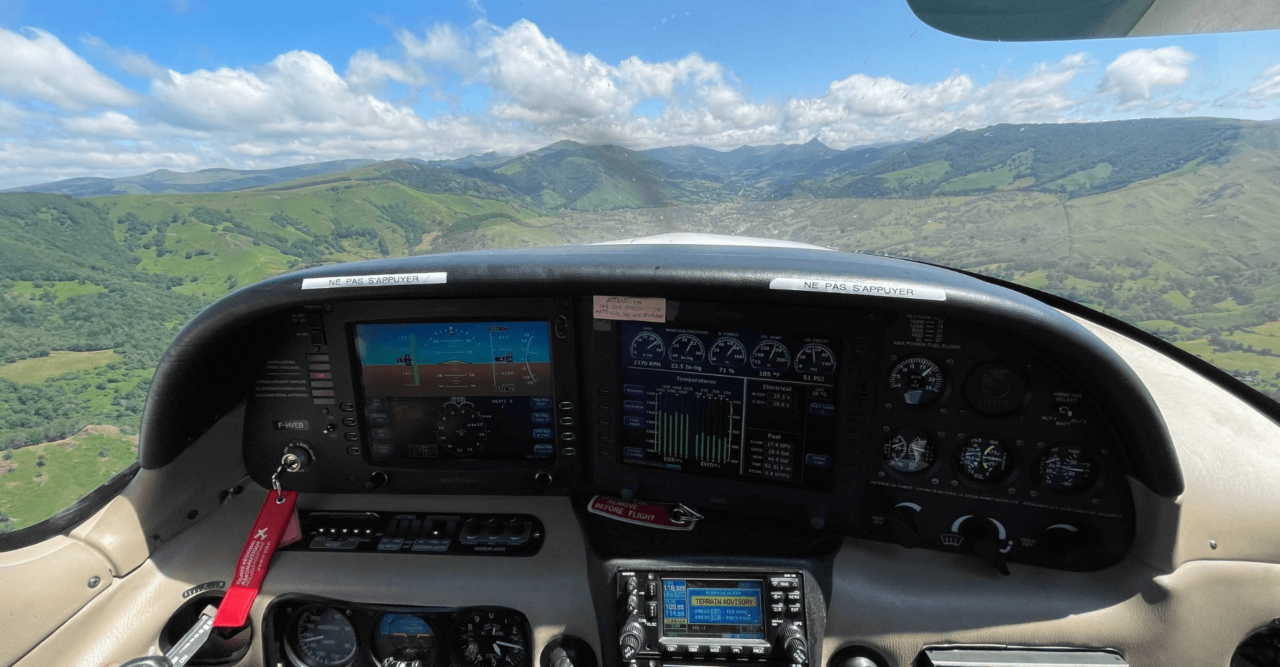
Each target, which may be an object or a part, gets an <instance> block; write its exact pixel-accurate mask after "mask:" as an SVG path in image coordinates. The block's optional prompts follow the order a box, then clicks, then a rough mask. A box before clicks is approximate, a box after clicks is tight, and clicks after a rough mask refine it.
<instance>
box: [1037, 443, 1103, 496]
mask: <svg viewBox="0 0 1280 667" xmlns="http://www.w3.org/2000/svg"><path fill="white" fill-rule="evenodd" d="M1101 468H1102V464H1101V463H1099V462H1098V460H1097V459H1096V458H1095V457H1094V456H1093V454H1091V453H1089V452H1088V451H1086V450H1085V448H1084V447H1082V446H1080V445H1077V444H1074V443H1062V444H1059V445H1054V446H1052V447H1049V448H1048V449H1046V450H1044V452H1043V453H1042V454H1040V459H1039V461H1038V462H1037V463H1036V474H1037V475H1038V477H1037V480H1036V482H1037V484H1038V485H1039V486H1040V488H1041V489H1044V490H1045V491H1052V492H1054V493H1062V494H1066V495H1075V494H1077V493H1084V492H1085V491H1088V490H1089V489H1090V488H1091V487H1092V486H1093V483H1094V482H1095V481H1097V479H1098V473H1099V472H1101Z"/></svg>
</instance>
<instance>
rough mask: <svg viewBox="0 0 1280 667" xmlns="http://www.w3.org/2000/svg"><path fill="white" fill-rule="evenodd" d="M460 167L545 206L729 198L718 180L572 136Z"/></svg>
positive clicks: (605, 206)
mask: <svg viewBox="0 0 1280 667" xmlns="http://www.w3.org/2000/svg"><path fill="white" fill-rule="evenodd" d="M458 173H460V174H465V175H467V176H470V177H474V178H477V179H484V180H487V181H489V182H491V183H494V184H498V185H503V186H505V187H508V188H511V189H512V190H515V191H517V192H520V193H522V194H523V195H525V196H527V197H529V198H531V199H532V200H533V201H534V202H536V203H537V204H538V205H540V206H541V207H542V208H545V209H558V208H568V209H572V210H578V211H599V210H611V209H619V208H647V207H652V206H670V205H672V204H678V203H692V202H705V201H723V200H726V199H729V198H730V195H728V194H727V193H725V192H724V191H723V189H722V188H721V187H720V185H719V184H718V183H715V182H712V181H708V180H705V179H702V178H699V177H698V176H697V175H695V174H692V173H689V172H686V171H683V170H681V169H677V168H675V167H672V166H670V165H668V164H666V163H663V162H661V161H659V160H656V159H654V158H652V157H649V156H647V155H644V154H643V153H638V152H636V151H632V150H628V149H625V148H621V147H619V146H585V145H583V144H579V143H576V142H573V141H560V142H556V143H554V144H552V145H550V146H547V147H546V148H541V149H538V150H536V151H532V152H529V153H525V154H524V155H520V156H517V157H514V158H510V159H507V160H503V161H500V162H497V163H494V164H490V165H489V166H485V167H479V166H476V167H470V168H466V169H461V170H459V172H458Z"/></svg>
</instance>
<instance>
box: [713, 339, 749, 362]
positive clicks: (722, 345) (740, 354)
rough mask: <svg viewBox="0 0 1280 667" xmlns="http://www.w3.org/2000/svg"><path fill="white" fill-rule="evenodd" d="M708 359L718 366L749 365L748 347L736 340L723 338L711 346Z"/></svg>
mask: <svg viewBox="0 0 1280 667" xmlns="http://www.w3.org/2000/svg"><path fill="white" fill-rule="evenodd" d="M707 358H708V359H710V360H711V363H713V364H715V365H717V366H741V365H743V364H745V363H747V347H746V346H745V345H743V344H742V341H740V340H738V339H736V338H721V339H720V340H717V341H716V342H714V343H712V344H711V353H710V354H709V355H708V356H707Z"/></svg>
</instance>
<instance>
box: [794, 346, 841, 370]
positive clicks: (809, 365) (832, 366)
mask: <svg viewBox="0 0 1280 667" xmlns="http://www.w3.org/2000/svg"><path fill="white" fill-rule="evenodd" d="M796 370H797V371H800V372H801V373H817V374H819V375H829V374H831V373H834V372H835V370H836V355H835V354H832V352H831V348H829V347H827V346H826V345H819V344H817V343H811V344H809V345H805V346H804V347H803V348H801V350H800V352H799V353H798V354H796Z"/></svg>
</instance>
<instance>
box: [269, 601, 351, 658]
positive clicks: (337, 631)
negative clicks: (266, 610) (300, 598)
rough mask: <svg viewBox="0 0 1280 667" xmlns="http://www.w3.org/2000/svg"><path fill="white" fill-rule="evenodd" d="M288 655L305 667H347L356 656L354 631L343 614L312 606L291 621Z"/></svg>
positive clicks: (328, 608) (327, 608) (330, 609)
mask: <svg viewBox="0 0 1280 667" xmlns="http://www.w3.org/2000/svg"><path fill="white" fill-rule="evenodd" d="M292 625H293V628H292V632H291V633H290V634H289V640H290V641H289V643H288V644H287V645H286V646H287V647H288V648H289V650H290V652H291V653H293V654H294V655H293V656H291V657H293V658H295V659H296V661H297V662H300V663H302V664H304V665H306V666H307V667H346V665H349V664H351V661H352V660H354V659H355V657H356V629H355V628H354V627H352V625H351V621H349V620H347V617H346V616H344V615H343V614H342V612H340V611H338V610H337V609H334V608H332V607H324V606H321V605H312V606H310V607H306V608H304V609H303V610H302V611H300V612H298V614H297V616H295V617H294V620H293V624H292Z"/></svg>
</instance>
